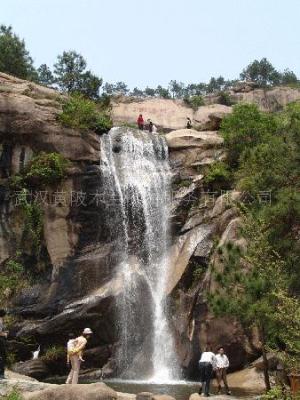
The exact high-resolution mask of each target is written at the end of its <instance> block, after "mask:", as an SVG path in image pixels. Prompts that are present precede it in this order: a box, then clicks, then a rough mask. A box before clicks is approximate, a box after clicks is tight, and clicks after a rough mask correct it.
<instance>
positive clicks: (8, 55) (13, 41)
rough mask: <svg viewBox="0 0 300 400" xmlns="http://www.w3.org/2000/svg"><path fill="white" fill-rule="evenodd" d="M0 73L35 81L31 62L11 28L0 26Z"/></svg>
mask: <svg viewBox="0 0 300 400" xmlns="http://www.w3.org/2000/svg"><path fill="white" fill-rule="evenodd" d="M0 71H1V72H5V73H7V74H11V75H14V76H17V77H18V78H22V79H29V80H34V79H36V72H35V69H34V67H33V60H32V58H31V57H30V55H29V52H28V50H27V49H26V46H25V42H24V40H21V39H20V38H19V37H18V36H17V35H16V34H15V33H14V32H13V30H12V27H11V26H5V25H1V26H0Z"/></svg>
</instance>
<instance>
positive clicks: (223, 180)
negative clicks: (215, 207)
mask: <svg viewBox="0 0 300 400" xmlns="http://www.w3.org/2000/svg"><path fill="white" fill-rule="evenodd" d="M204 183H206V184H207V185H208V186H209V188H210V189H212V190H226V189H228V188H229V187H230V183H231V172H230V170H229V168H228V166H227V165H226V164H225V163H224V162H222V161H217V162H215V163H213V164H211V165H210V166H209V168H208V171H207V174H206V175H205V177H204Z"/></svg>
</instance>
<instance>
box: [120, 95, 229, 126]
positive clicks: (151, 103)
mask: <svg viewBox="0 0 300 400" xmlns="http://www.w3.org/2000/svg"><path fill="white" fill-rule="evenodd" d="M229 112H231V107H227V106H223V105H221V104H213V105H209V106H201V107H199V108H198V109H197V110H194V109H193V108H191V107H188V106H187V105H186V104H185V103H184V102H183V101H182V100H171V99H161V98H153V99H143V100H141V99H134V98H130V99H128V98H127V99H126V98H125V99H118V100H117V101H115V102H114V103H113V108H112V115H113V120H114V123H115V124H116V125H117V124H122V123H129V124H135V123H136V120H137V117H138V115H139V114H143V117H144V120H145V121H146V120H147V119H148V118H150V119H151V120H152V121H153V122H154V124H156V125H158V126H159V127H160V128H164V129H166V130H172V129H182V128H184V127H185V126H186V122H187V117H189V118H191V120H192V124H193V126H194V127H197V128H199V129H203V130H210V129H215V128H216V127H218V126H219V125H220V118H221V119H222V118H223V116H224V115H225V114H227V113H229ZM217 129H218V128H217Z"/></svg>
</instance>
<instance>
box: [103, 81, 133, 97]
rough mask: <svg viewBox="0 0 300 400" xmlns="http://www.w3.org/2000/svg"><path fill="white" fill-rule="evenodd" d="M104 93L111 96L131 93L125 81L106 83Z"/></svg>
mask: <svg viewBox="0 0 300 400" xmlns="http://www.w3.org/2000/svg"><path fill="white" fill-rule="evenodd" d="M103 93H105V94H107V95H109V96H126V95H127V94H128V93H129V89H128V87H127V85H126V83H124V82H117V83H105V85H104V86H103Z"/></svg>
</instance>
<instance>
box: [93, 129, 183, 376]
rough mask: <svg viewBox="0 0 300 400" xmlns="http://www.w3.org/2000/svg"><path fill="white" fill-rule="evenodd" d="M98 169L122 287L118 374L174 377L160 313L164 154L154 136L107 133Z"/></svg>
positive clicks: (165, 268) (166, 199) (165, 267)
mask: <svg viewBox="0 0 300 400" xmlns="http://www.w3.org/2000/svg"><path fill="white" fill-rule="evenodd" d="M100 169H101V176H102V188H103V191H102V194H103V198H104V203H105V204H106V205H107V210H108V213H107V215H108V224H109V228H110V232H111V239H112V240H114V242H115V243H116V254H117V256H116V257H117V258H118V261H117V264H118V268H117V275H118V279H119V280H120V281H121V283H122V285H123V290H122V294H121V295H120V296H119V299H118V304H117V309H118V315H117V318H118V324H119V339H120V346H119V353H118V361H119V366H120V369H121V370H125V376H126V371H128V370H130V371H131V372H130V373H131V376H130V377H134V378H135V379H150V380H153V381H170V380H173V379H178V378H179V371H178V363H177V359H176V353H175V346H174V340H173V337H172V333H171V330H170V326H169V321H168V316H167V307H166V283H167V278H168V273H169V263H168V257H167V247H168V239H169V238H168V235H169V230H168V226H169V213H168V210H169V208H170V169H169V163H168V148H167V146H166V143H165V141H164V139H163V138H162V137H161V136H159V135H155V134H149V133H145V132H137V131H134V130H130V129H128V128H113V129H112V130H111V131H110V132H109V133H108V134H106V135H103V136H102V137H101V163H100ZM143 349H144V351H145V352H146V351H147V354H146V357H144V358H143V362H142V363H140V364H136V367H134V365H135V363H134V358H135V357H136V355H137V354H138V353H139V352H141V351H143ZM145 349H147V350H145ZM148 353H150V354H148ZM141 364H142V366H141ZM146 364H148V365H146Z"/></svg>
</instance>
